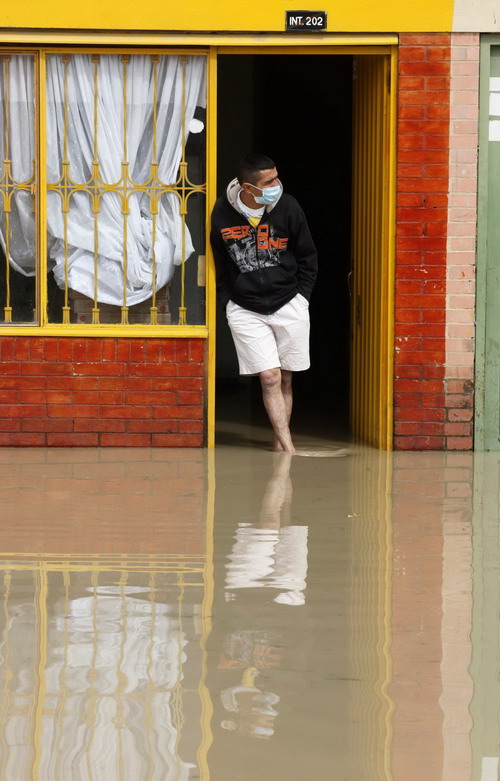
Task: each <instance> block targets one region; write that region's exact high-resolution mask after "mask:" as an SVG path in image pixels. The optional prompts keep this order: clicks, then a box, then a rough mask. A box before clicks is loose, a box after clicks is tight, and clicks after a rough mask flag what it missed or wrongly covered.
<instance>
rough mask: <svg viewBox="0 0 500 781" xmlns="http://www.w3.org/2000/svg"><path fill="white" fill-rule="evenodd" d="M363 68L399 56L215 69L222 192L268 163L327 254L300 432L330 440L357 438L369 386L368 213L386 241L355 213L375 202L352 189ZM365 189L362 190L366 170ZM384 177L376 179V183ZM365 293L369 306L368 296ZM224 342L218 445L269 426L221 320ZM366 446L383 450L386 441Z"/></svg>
mask: <svg viewBox="0 0 500 781" xmlns="http://www.w3.org/2000/svg"><path fill="white" fill-rule="evenodd" d="M360 59H362V60H365V59H371V60H375V59H376V60H388V59H389V58H387V57H385V58H384V57H373V56H371V58H366V57H362V58H360V57H359V56H356V54H354V53H353V54H349V53H346V54H339V55H338V56H332V55H330V54H311V55H304V54H293V53H284V54H275V53H273V54H265V53H263V54H233V53H231V54H219V56H218V65H217V72H218V85H217V90H218V111H217V128H218V149H217V182H218V185H217V191H218V192H217V194H218V195H220V194H222V193H223V192H224V191H225V188H226V187H227V184H228V182H229V181H230V180H231V179H233V178H234V172H235V168H236V165H237V163H238V161H239V160H240V158H241V157H242V156H243V155H245V154H247V153H248V152H249V151H257V152H261V153H263V154H267V155H269V156H270V157H271V158H272V159H273V160H274V161H275V162H276V165H277V168H278V172H279V176H280V178H281V180H282V181H283V183H284V187H285V189H286V191H287V192H289V193H290V194H292V195H293V196H294V197H295V198H297V200H298V201H299V203H300V204H301V206H302V208H303V209H304V212H305V214H306V217H307V220H308V223H309V226H310V229H311V233H312V235H313V238H314V241H315V243H316V246H317V249H318V258H319V272H318V281H317V284H316V287H315V290H314V292H313V296H312V299H311V304H310V313H311V368H310V369H309V370H308V371H307V372H303V373H300V372H298V373H297V374H296V375H295V376H294V415H293V419H292V429H293V432H294V433H299V434H305V435H306V436H314V437H317V436H321V437H322V438H324V439H327V440H329V441H332V440H333V441H339V440H340V441H342V440H345V439H346V438H347V437H348V435H349V431H350V421H351V422H352V421H353V419H354V418H355V416H354V418H353V414H352V413H353V400H354V402H355V403H358V405H359V402H357V401H356V398H357V396H359V393H358V394H357V396H356V393H354V392H353V383H354V384H356V383H359V382H361V381H362V377H361V375H362V374H363V372H360V371H359V369H360V366H359V365H358V364H359V355H357V353H356V350H355V349H354V345H355V343H356V340H357V337H356V331H357V330H358V329H359V320H360V318H359V309H360V306H361V308H362V307H363V303H361V304H360V291H359V290H357V292H356V298H353V295H352V294H353V289H354V287H355V286H356V280H358V288H359V283H360V282H362V275H360V274H359V269H358V273H357V274H356V269H355V268H354V269H353V267H354V266H356V262H355V259H354V257H353V251H354V247H355V245H356V241H355V240H353V239H355V237H356V235H357V234H359V233H360V229H361V228H360V225H359V224H358V223H359V219H360V218H359V214H362V215H363V216H362V219H363V221H364V223H366V224H365V225H364V226H363V228H364V234H363V235H365V236H366V232H367V231H370V230H371V231H372V232H376V231H377V226H376V224H375V223H376V221H377V216H376V207H375V205H374V207H373V214H370V215H369V214H367V213H365V212H366V209H365V210H363V208H358V209H356V210H353V203H354V202H355V201H356V198H358V200H359V197H360V195H361V197H362V199H364V200H365V201H366V196H367V193H364V192H363V193H362V194H360V185H359V182H357V181H356V180H354V179H353V168H355V166H356V151H357V150H356V139H358V140H357V143H358V146H360V147H362V148H363V150H364V153H365V157H366V153H367V151H368V148H367V144H366V143H364V142H365V140H366V139H365V138H364V135H363V138H360V135H359V128H358V132H357V128H356V124H358V125H359V124H360V123H361V122H362V117H361V116H360V115H361V114H362V113H363V112H362V111H360V106H359V103H360V101H359V97H358V98H356V87H357V88H358V93H359V84H358V85H356V76H357V73H358V70H359V69H358V60H360ZM361 70H362V69H361ZM381 97H382V96H381ZM356 105H357V106H358V110H357V111H356V110H354V109H355V107H356ZM381 114H382V115H383V111H382V112H381ZM365 124H366V123H365ZM374 128H375V124H374V123H372V129H374ZM363 144H364V146H363ZM368 146H369V144H368ZM374 154H375V150H374ZM358 156H359V155H358ZM358 162H359V161H358ZM371 162H373V163H374V164H375V165H378V163H376V162H375V161H370V160H368V159H366V160H365V166H366V165H369V164H370V163H371ZM358 179H359V180H363V176H362V175H361V176H360V175H359V172H358ZM375 179H376V173H375V174H372V175H371V178H370V181H375ZM361 190H363V187H362V186H361ZM380 198H381V199H383V198H384V193H383V192H381V193H380ZM374 215H375V218H374ZM362 232H363V231H362ZM379 233H380V235H381V232H380V231H379ZM379 238H380V236H379ZM358 245H359V242H358ZM385 260H387V258H385ZM358 265H359V261H358ZM353 270H354V277H353V274H351V272H352V271H353ZM365 287H366V286H365ZM365 294H368V298H369V297H370V295H369V292H368V291H365ZM362 297H363V296H361V298H362ZM365 297H366V295H365ZM351 301H354V302H355V306H354V307H352V306H351ZM356 307H357V309H358V312H357V317H356ZM373 324H374V325H375V323H373ZM216 333H217V344H216V355H217V368H216V377H217V380H216V382H217V384H216V420H217V428H216V437H217V441H225V442H229V441H231V439H232V432H233V431H234V428H233V425H234V426H238V425H239V424H241V423H244V424H248V425H249V426H250V427H253V426H259V425H260V424H262V423H263V422H264V421H265V413H264V411H263V407H262V402H261V393H260V386H259V381H258V378H239V377H238V367H237V361H236V355H235V352H234V347H233V344H232V339H231V335H230V332H229V329H228V326H227V323H226V320H225V316H224V314H223V313H222V312H221V311H220V310H219V311H218V313H217V332H216ZM358 336H359V334H358ZM363 338H365V339H366V335H365V336H364V337H363ZM358 341H359V339H358ZM371 348H373V345H371ZM358 353H359V350H358ZM353 359H354V362H355V365H353ZM370 360H372V359H370ZM369 371H370V369H369ZM373 390H374V392H375V391H376V389H373ZM355 433H358V434H359V432H355ZM361 436H363V434H362V432H361ZM365 438H371V439H372V441H373V442H374V444H378V445H379V446H380V442H377V441H376V440H377V438H376V437H365ZM389 446H390V445H389Z"/></svg>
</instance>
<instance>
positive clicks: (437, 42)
mask: <svg viewBox="0 0 500 781" xmlns="http://www.w3.org/2000/svg"><path fill="white" fill-rule="evenodd" d="M450 43H451V36H450V33H401V35H400V36H399V44H400V46H449V45H450Z"/></svg>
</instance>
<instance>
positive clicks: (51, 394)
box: [45, 390, 73, 404]
mask: <svg viewBox="0 0 500 781" xmlns="http://www.w3.org/2000/svg"><path fill="white" fill-rule="evenodd" d="M45 397H46V401H47V403H48V404H71V402H72V401H73V394H72V392H71V391H68V390H65V391H57V390H56V391H52V390H50V391H49V390H47V391H46V392H45Z"/></svg>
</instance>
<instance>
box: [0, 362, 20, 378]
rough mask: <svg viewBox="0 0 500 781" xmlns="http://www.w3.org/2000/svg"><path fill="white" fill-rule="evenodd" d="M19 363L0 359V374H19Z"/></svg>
mask: <svg viewBox="0 0 500 781" xmlns="http://www.w3.org/2000/svg"><path fill="white" fill-rule="evenodd" d="M20 373H21V364H20V363H15V362H13V361H2V362H1V363H0V376H2V375H5V374H13V375H15V374H20Z"/></svg>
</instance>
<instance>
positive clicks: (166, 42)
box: [0, 29, 398, 449]
mask: <svg viewBox="0 0 500 781" xmlns="http://www.w3.org/2000/svg"><path fill="white" fill-rule="evenodd" d="M0 46H10V47H14V46H16V47H19V48H23V49H24V48H25V47H29V46H31V47H34V48H40V47H46V46H68V47H69V46H72V47H75V46H93V47H94V46H98V47H106V46H112V47H127V48H130V47H133V48H137V47H141V46H147V47H158V48H163V47H172V46H179V47H189V48H192V49H200V48H203V49H205V50H208V74H207V81H208V89H207V92H208V96H207V97H208V101H207V104H208V110H207V170H208V171H211V172H212V174H211V175H210V176H209V177H208V181H207V199H206V203H207V212H206V213H207V236H206V247H207V256H208V259H209V262H208V264H207V277H206V297H207V302H206V326H205V328H203V327H202V326H189V327H181V328H179V327H178V326H177V327H176V328H175V332H174V330H173V329H172V328H170V327H168V326H165V327H164V328H168V333H167V331H165V330H163V328H162V330H161V332H159V329H158V331H156V329H155V331H156V332H155V333H152V331H151V330H150V331H148V335H149V336H156V337H158V336H165V337H167V336H168V338H180V337H184V338H188V337H190V338H196V337H200V338H206V340H207V351H206V366H207V368H206V377H207V396H206V399H207V401H206V423H207V445H208V447H209V448H212V447H214V444H215V272H214V265H213V258H212V255H211V251H210V241H209V219H208V217H209V215H210V212H211V209H212V208H213V205H214V203H215V198H216V191H217V183H216V176H215V172H216V170H217V169H216V162H217V56H218V54H286V53H293V54H309V55H312V54H329V55H341V54H348V55H355V54H373V55H386V56H388V57H389V58H390V73H391V80H392V85H393V88H392V91H391V99H390V104H389V109H388V110H389V112H390V116H389V117H388V127H389V128H390V131H389V143H390V150H389V169H388V180H389V181H388V187H387V199H386V201H385V204H384V227H385V246H386V252H387V262H386V263H385V265H384V268H385V269H386V271H387V276H386V277H385V278H384V283H383V299H384V301H383V310H384V312H385V321H384V324H383V325H384V329H383V330H384V339H385V340H386V350H385V351H383V356H382V359H383V366H382V374H383V378H384V379H383V382H382V386H383V387H382V395H381V403H380V407H381V409H382V412H383V420H384V423H383V432H382V434H381V437H380V438H379V440H378V446H379V447H380V448H383V449H390V448H391V447H392V420H393V415H392V408H393V401H392V382H393V370H392V367H393V343H394V317H393V298H394V281H393V280H394V236H395V200H396V199H395V193H396V174H395V170H396V154H395V150H396V79H397V46H398V36H397V35H396V34H391V33H388V34H376V33H375V34H371V33H362V34H351V35H349V34H329V33H316V34H312V35H302V34H294V35H291V36H290V35H284V34H267V33H266V34H264V33H262V34H255V33H253V34H252V33H249V34H231V33H215V34H210V33H194V34H192V33H167V34H165V33H145V32H141V31H134V32H127V33H123V32H121V33H117V32H87V31H81V30H68V31H57V30H51V31H46V30H20V29H17V30H6V29H3V30H0ZM40 87H41V89H43V84H41V85H40ZM17 330H18V329H16V332H17ZM22 330H23V332H25V329H22ZM134 330H135V329H134V328H133V327H130V326H129V327H127V330H126V334H125V333H123V334H122V333H121V332H119V331H118V330H116V331H115V332H114V334H115V335H116V336H121V335H126V336H128V337H131V336H134V335H137V336H138V335H140V336H143V335H144V336H145V334H144V331H142V333H140V334H139V332H136V333H135V334H134ZM9 333H11V334H12V333H14V330H13V329H9ZM56 333H57V334H58V335H60V334H61V332H60V331H58V330H55V331H54V335H55V334H56ZM38 334H39V335H40V336H42V335H44V336H45V335H47V336H48V335H52V334H51V333H49V332H48V331H47V330H45V331H44V332H41V331H38ZM97 334H98V331H96V330H95V329H94V328H93V329H92V331H91V332H89V334H88V335H97ZM85 335H87V334H85Z"/></svg>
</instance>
